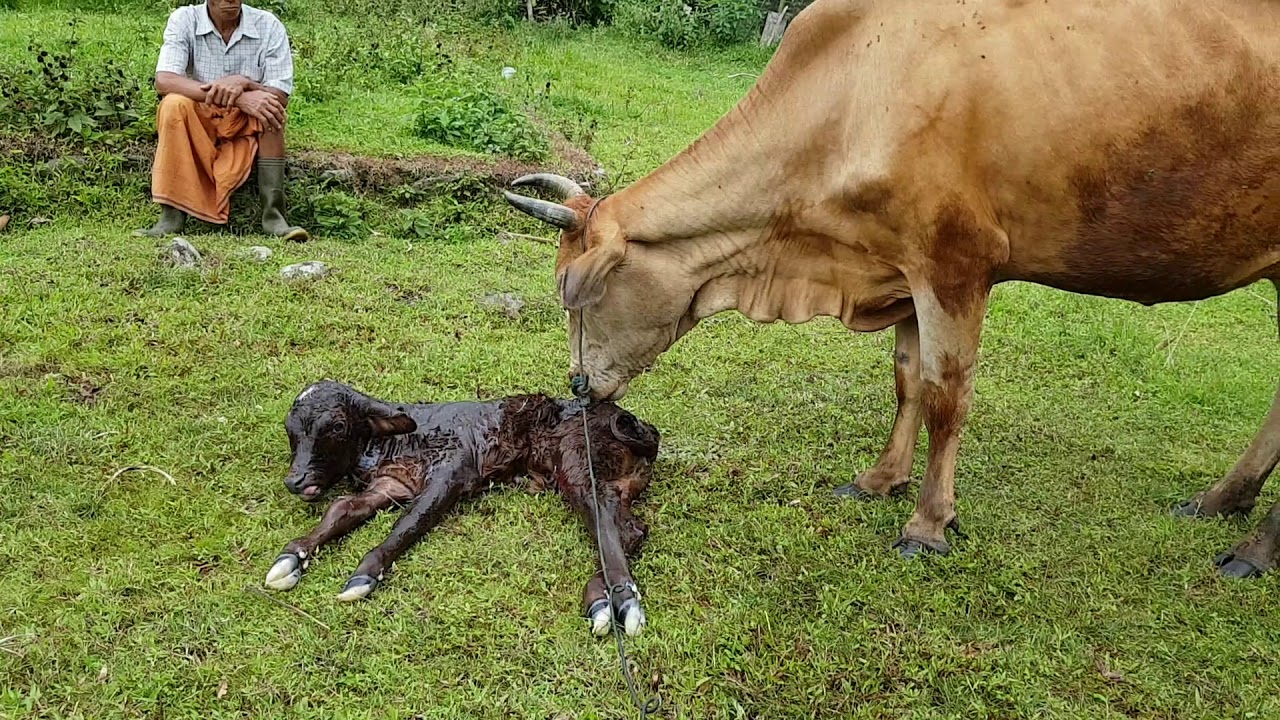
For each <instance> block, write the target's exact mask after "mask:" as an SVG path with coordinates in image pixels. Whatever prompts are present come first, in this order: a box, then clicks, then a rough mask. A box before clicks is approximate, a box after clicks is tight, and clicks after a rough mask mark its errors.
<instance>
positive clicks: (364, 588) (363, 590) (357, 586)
mask: <svg viewBox="0 0 1280 720" xmlns="http://www.w3.org/2000/svg"><path fill="white" fill-rule="evenodd" d="M376 587H378V580H377V578H372V577H369V576H368V575H356V576H355V577H353V578H351V579H350V580H348V581H347V584H346V585H343V586H342V592H341V593H338V602H354V601H356V600H362V599H364V598H366V597H368V596H369V593H371V592H373V589H374V588H376Z"/></svg>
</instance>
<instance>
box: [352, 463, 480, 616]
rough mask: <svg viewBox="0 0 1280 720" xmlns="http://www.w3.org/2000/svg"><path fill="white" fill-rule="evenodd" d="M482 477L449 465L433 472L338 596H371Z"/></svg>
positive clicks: (366, 555) (355, 597) (365, 557)
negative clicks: (390, 569)
mask: <svg viewBox="0 0 1280 720" xmlns="http://www.w3.org/2000/svg"><path fill="white" fill-rule="evenodd" d="M478 479H479V476H478V474H477V473H475V472H474V471H463V470H459V469H455V468H450V469H449V470H448V471H444V472H436V473H432V474H431V476H429V477H428V478H427V481H426V486H425V487H424V488H423V491H422V493H421V494H420V495H418V497H417V499H415V500H414V501H413V504H412V505H411V506H410V507H409V510H408V511H407V512H406V513H405V514H404V515H402V516H400V519H399V520H397V521H396V524H395V526H394V527H393V528H391V534H390V535H388V536H387V539H386V540H384V541H382V544H381V545H379V546H378V547H376V548H374V549H372V550H370V551H369V552H368V553H366V554H365V556H364V558H363V559H362V560H361V561H360V565H358V566H357V567H356V571H355V573H354V574H352V576H351V578H350V579H349V580H347V582H346V584H345V585H344V586H343V587H342V592H341V593H340V594H339V595H338V600H339V601H341V602H351V601H353V600H360V599H361V598H364V597H368V595H369V593H371V592H373V591H374V589H375V588H376V587H377V586H378V583H380V582H382V579H383V577H384V575H385V573H386V569H387V568H388V567H389V566H390V565H391V564H392V563H394V562H395V561H396V560H397V559H398V558H399V557H400V556H401V555H403V554H404V553H405V551H406V550H408V549H409V548H410V547H412V546H413V544H414V543H416V542H417V541H418V540H420V539H421V538H422V536H423V535H426V534H427V532H428V531H430V530H431V528H433V527H435V526H436V525H439V524H440V521H441V520H442V519H443V518H444V516H445V515H446V514H447V513H448V512H449V511H450V510H452V509H453V507H454V506H455V505H457V504H458V501H459V500H461V499H462V498H464V497H466V496H467V495H468V494H470V493H471V491H472V486H473V485H475V484H477V482H476V481H478Z"/></svg>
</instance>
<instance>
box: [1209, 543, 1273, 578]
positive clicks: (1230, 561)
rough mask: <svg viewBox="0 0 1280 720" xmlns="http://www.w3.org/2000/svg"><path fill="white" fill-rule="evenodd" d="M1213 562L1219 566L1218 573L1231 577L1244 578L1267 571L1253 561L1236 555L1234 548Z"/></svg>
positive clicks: (1253, 576)
mask: <svg viewBox="0 0 1280 720" xmlns="http://www.w3.org/2000/svg"><path fill="white" fill-rule="evenodd" d="M1213 562H1214V564H1215V565H1217V566H1218V573H1219V574H1221V575H1224V576H1226V577H1229V578H1236V579H1240V580H1244V579H1247V578H1256V577H1261V576H1262V573H1264V572H1266V570H1265V569H1264V568H1260V567H1258V566H1257V565H1255V564H1253V562H1252V561H1250V560H1246V559H1244V558H1242V557H1239V556H1238V555H1236V553H1235V551H1234V550H1228V551H1227V552H1224V553H1222V554H1221V555H1219V556H1218V557H1216V558H1214V560H1213Z"/></svg>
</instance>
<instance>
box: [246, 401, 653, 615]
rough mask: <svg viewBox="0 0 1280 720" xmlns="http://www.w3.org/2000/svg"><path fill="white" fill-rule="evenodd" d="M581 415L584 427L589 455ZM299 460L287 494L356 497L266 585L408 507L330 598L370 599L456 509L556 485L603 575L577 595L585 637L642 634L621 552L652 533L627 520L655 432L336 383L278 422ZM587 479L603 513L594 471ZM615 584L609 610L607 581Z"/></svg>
mask: <svg viewBox="0 0 1280 720" xmlns="http://www.w3.org/2000/svg"><path fill="white" fill-rule="evenodd" d="M583 412H585V413H586V414H587V417H586V420H587V423H589V425H590V435H591V443H590V448H589V449H588V445H587V440H586V432H587V428H585V427H584V426H583V425H584V423H583V416H582V414H583ZM285 430H286V432H287V433H288V435H289V448H290V450H291V452H292V453H293V459H292V461H291V462H290V464H289V472H288V475H287V476H286V477H285V480H284V485H285V487H286V488H287V489H288V490H289V492H291V493H294V494H295V495H298V496H299V497H301V498H302V499H304V500H306V501H308V502H315V501H317V500H319V499H320V498H321V497H323V495H324V493H325V491H326V490H329V489H330V488H332V487H333V486H334V485H336V484H338V483H339V482H341V481H342V480H344V479H345V478H353V479H354V480H355V481H356V486H357V487H358V488H359V493H357V494H355V495H345V496H343V497H340V498H338V499H337V500H335V501H334V502H333V504H332V505H330V506H329V509H328V510H326V511H325V513H324V517H323V518H322V519H321V521H320V525H319V526H317V527H316V528H315V529H314V530H312V531H311V532H310V533H308V534H307V535H305V536H303V537H300V538H297V539H296V540H293V541H291V542H289V543H288V544H287V545H285V547H284V549H283V550H282V551H281V553H280V555H279V556H278V557H276V559H275V562H274V563H273V564H272V566H271V569H270V570H269V571H268V572H267V578H266V581H265V584H266V585H267V587H269V588H272V589H274V590H291V589H293V587H294V586H296V585H297V584H298V581H299V580H301V579H302V573H303V571H304V570H306V568H307V566H308V565H309V564H310V563H311V562H312V560H313V559H314V558H315V555H316V551H317V550H319V549H320V547H321V546H323V545H325V544H326V543H330V542H333V541H334V540H337V539H338V538H341V537H342V536H344V535H346V534H347V533H349V532H351V531H352V530H353V529H354V528H356V527H357V526H359V525H360V524H361V523H363V522H365V521H366V520H368V519H369V518H371V517H373V516H374V515H375V514H376V513H378V512H379V511H381V510H385V509H388V508H391V507H393V506H402V505H408V506H409V509H408V510H407V511H406V512H405V513H404V515H402V516H401V517H400V519H399V521H397V522H396V524H395V527H394V528H392V530H391V535H390V536H389V537H388V538H387V539H386V540H385V541H383V543H382V544H380V545H378V547H376V548H374V549H372V550H370V551H369V552H368V553H366V554H365V556H364V558H363V559H362V560H361V561H360V565H359V566H358V567H357V568H356V571H355V572H354V573H353V574H352V576H351V578H350V579H348V580H347V582H346V585H345V586H344V587H343V589H342V593H341V594H339V595H338V599H339V600H342V601H344V602H349V601H353V600H360V599H362V598H364V597H366V596H368V595H369V593H371V592H373V590H374V588H376V587H377V586H378V584H379V583H380V582H382V580H383V575H384V573H385V572H386V570H387V569H389V568H390V567H391V564H392V563H394V562H395V561H396V559H397V558H399V557H400V556H401V555H402V554H403V553H404V552H405V551H407V550H408V549H409V548H410V547H411V546H412V545H413V544H414V543H416V542H418V540H419V539H421V538H422V537H423V536H424V535H426V534H427V532H428V531H430V530H431V529H432V528H434V527H435V526H436V525H437V524H439V523H440V521H441V520H443V519H444V517H445V515H446V514H448V513H449V512H451V511H452V510H453V509H454V507H455V506H456V505H457V503H458V502H459V501H461V500H464V499H466V498H470V497H475V496H477V495H479V494H481V493H484V492H488V491H489V490H491V489H493V488H494V487H498V486H502V485H506V484H510V483H512V482H513V481H514V480H516V479H517V478H518V477H520V476H527V477H529V478H530V479H531V481H532V482H530V483H529V488H530V489H531V490H534V491H541V490H543V489H546V488H553V489H555V490H557V491H559V493H560V495H561V496H562V497H563V498H564V500H565V502H566V503H567V504H568V505H569V507H570V508H572V509H573V510H574V511H575V512H576V513H577V514H578V516H579V517H580V518H581V519H582V522H583V523H584V524H585V525H586V526H587V529H588V530H589V531H590V532H591V534H592V536H594V537H596V538H597V541H598V543H599V546H598V547H599V548H600V550H601V551H602V553H603V560H604V567H603V568H601V571H600V572H597V573H596V574H595V576H594V577H592V578H591V580H590V581H589V582H588V583H587V586H586V588H585V590H584V591H583V595H582V601H583V603H582V607H583V610H584V613H585V615H586V617H587V618H588V619H590V621H591V626H592V627H591V630H592V632H593V633H595V634H596V635H603V634H604V633H606V632H607V631H608V630H609V626H610V619H611V618H612V619H615V620H616V621H617V622H618V623H619V624H621V625H622V626H623V627H624V629H625V630H626V632H627V634H628V635H635V634H637V633H639V632H640V630H641V628H643V626H644V624H645V615H644V610H643V609H642V608H641V606H640V592H639V590H638V589H637V588H636V584H635V581H634V580H632V578H631V570H630V568H629V567H628V564H627V558H628V556H634V555H635V554H636V553H638V552H639V550H640V547H641V546H642V545H643V544H644V540H645V536H646V534H647V532H648V528H647V527H646V526H645V524H644V523H643V522H642V521H641V520H640V519H639V518H636V517H635V516H634V515H632V514H631V505H632V503H633V502H634V501H635V500H636V499H637V498H639V496H640V495H641V494H642V493H644V491H645V489H646V488H648V486H649V482H650V480H651V479H652V476H653V461H654V458H656V457H657V454H658V444H659V442H660V441H661V436H660V435H659V433H658V431H657V429H656V428H654V427H653V426H652V425H650V424H648V423H646V422H644V421H643V420H640V419H638V418H637V417H636V416H634V415H632V414H631V413H629V412H627V411H626V410H623V409H622V408H620V407H618V406H617V405H614V404H613V403H595V404H592V405H589V406H587V407H586V408H583V406H582V404H580V403H578V402H576V401H566V400H556V399H553V398H549V397H547V396H545V395H518V396H514V397H508V398H503V399H501V400H491V401H487V402H450V403H417V404H404V405H391V404H390V403H387V402H384V401H382V400H379V399H377V398H373V397H369V396H368V395H365V394H364V393H362V392H359V391H358V390H355V389H354V388H351V387H349V386H347V385H344V384H342V383H338V382H334V381H332V380H324V381H321V382H318V383H315V384H313V385H310V386H308V387H307V388H306V389H305V390H303V391H302V392H301V393H300V394H299V395H298V397H297V399H295V400H294V402H293V406H292V407H291V408H290V409H289V415H288V417H287V418H286V419H285ZM588 456H589V458H590V462H591V467H593V468H594V469H595V474H596V485H597V488H596V490H597V492H598V497H599V511H598V513H599V523H598V525H599V526H598V527H597V509H596V508H597V506H596V500H595V498H594V497H593V494H592V489H591V476H590V475H589V474H588V473H589V469H588V464H587V462H588ZM606 570H607V571H608V574H609V581H610V582H612V583H613V585H614V592H613V593H612V596H613V597H612V599H613V604H612V606H611V605H610V602H609V593H608V592H607V591H606V586H605V577H604V574H603V572H604V571H606Z"/></svg>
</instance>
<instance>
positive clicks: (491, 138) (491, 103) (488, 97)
mask: <svg viewBox="0 0 1280 720" xmlns="http://www.w3.org/2000/svg"><path fill="white" fill-rule="evenodd" d="M448 74H449V73H447V72H445V73H440V74H436V75H433V76H431V77H429V78H427V79H425V80H424V81H423V82H422V83H421V84H420V86H419V87H420V89H421V92H422V101H421V103H420V104H419V106H418V111H417V114H416V115H415V117H414V132H415V133H416V134H417V136H418V137H420V138H422V139H424V140H430V141H432V142H437V143H440V144H442V145H448V146H450V147H456V148H462V149H465V150H470V151H473V152H480V153H486V154H490V155H506V156H510V157H513V158H516V159H519V160H528V161H535V160H543V159H545V158H546V157H547V156H548V154H549V152H550V146H549V145H548V143H547V141H546V139H545V138H544V137H543V136H542V134H541V133H540V132H539V131H538V130H537V128H535V127H534V126H533V124H532V123H530V122H529V119H528V118H527V117H526V116H525V115H524V114H523V113H521V112H520V111H518V110H515V109H514V108H513V107H512V105H513V102H512V100H510V99H509V98H508V97H506V96H504V95H503V94H500V93H499V92H497V91H496V90H492V89H490V88H488V87H485V86H484V85H483V84H482V83H479V82H476V81H474V80H472V81H469V82H468V81H467V80H465V79H463V78H461V77H448Z"/></svg>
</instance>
